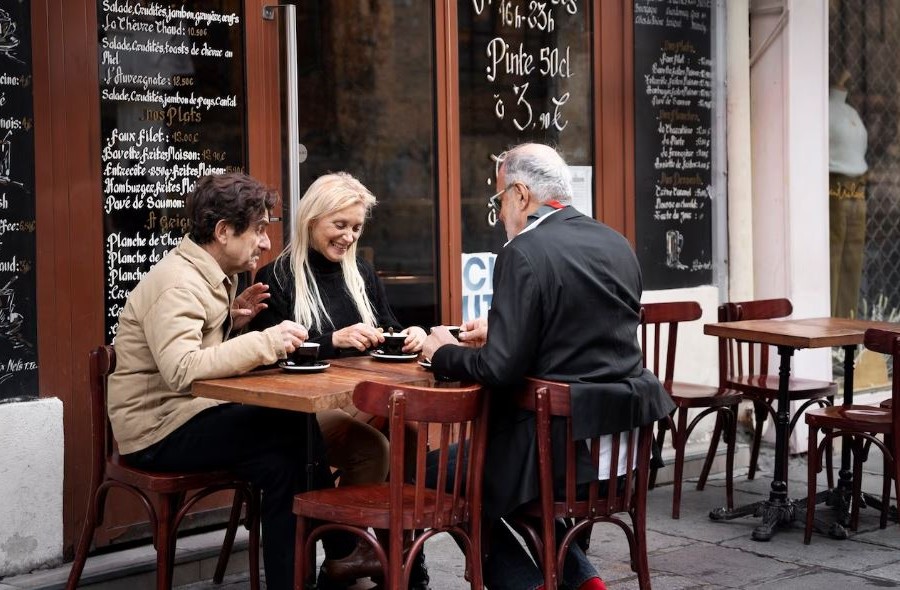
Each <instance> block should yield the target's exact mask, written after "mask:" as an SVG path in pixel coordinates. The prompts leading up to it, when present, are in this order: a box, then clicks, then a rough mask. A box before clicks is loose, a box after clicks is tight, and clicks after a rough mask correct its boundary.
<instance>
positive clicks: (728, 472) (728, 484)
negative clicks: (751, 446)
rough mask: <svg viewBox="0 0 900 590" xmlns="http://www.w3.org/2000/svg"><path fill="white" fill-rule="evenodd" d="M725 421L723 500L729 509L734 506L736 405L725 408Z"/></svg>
mask: <svg viewBox="0 0 900 590" xmlns="http://www.w3.org/2000/svg"><path fill="white" fill-rule="evenodd" d="M724 412H725V418H724V420H725V422H726V427H727V432H728V441H727V443H728V448H727V450H726V451H725V453H726V454H725V502H726V506H727V507H728V509H729V510H732V509H733V508H734V447H735V444H736V443H737V406H732V407H730V408H726V409H725V410H724Z"/></svg>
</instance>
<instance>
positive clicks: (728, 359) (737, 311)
mask: <svg viewBox="0 0 900 590" xmlns="http://www.w3.org/2000/svg"><path fill="white" fill-rule="evenodd" d="M793 311H794V308H793V306H792V305H791V302H790V300H788V299H759V300H757V301H739V302H728V303H724V304H722V305H720V306H719V321H720V322H737V321H741V320H771V319H776V318H784V317H787V316H789V315H791V313H792V312H793ZM768 374H769V346H767V345H763V344H752V343H749V342H741V341H738V340H735V339H733V338H719V380H720V382H721V385H722V386H726V385H727V383H728V381H729V380H730V378H731V377H743V376H748V375H768Z"/></svg>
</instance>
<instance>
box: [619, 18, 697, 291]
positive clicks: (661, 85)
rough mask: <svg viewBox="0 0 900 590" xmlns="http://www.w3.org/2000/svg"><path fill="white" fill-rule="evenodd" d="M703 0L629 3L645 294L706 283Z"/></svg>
mask: <svg viewBox="0 0 900 590" xmlns="http://www.w3.org/2000/svg"><path fill="white" fill-rule="evenodd" d="M710 21H711V19H710V2H709V0H635V1H634V84H635V89H634V90H635V91H634V94H635V96H634V118H635V170H634V172H635V231H636V234H637V235H636V238H637V239H636V242H637V250H638V252H637V253H638V259H639V260H640V263H641V267H642V269H643V272H644V287H645V288H647V289H671V288H678V287H693V286H697V285H705V284H710V283H712V210H711V197H710V185H711V182H712V146H711V140H712V134H711V120H712V117H711V111H712V55H711V53H712V44H711V31H710Z"/></svg>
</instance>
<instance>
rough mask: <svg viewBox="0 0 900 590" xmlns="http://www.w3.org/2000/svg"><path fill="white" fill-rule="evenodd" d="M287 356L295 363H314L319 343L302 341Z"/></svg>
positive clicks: (317, 354)
mask: <svg viewBox="0 0 900 590" xmlns="http://www.w3.org/2000/svg"><path fill="white" fill-rule="evenodd" d="M289 358H290V360H292V361H293V362H294V364H297V365H314V364H316V361H317V360H318V359H319V343H318V342H304V343H303V344H301V345H300V346H298V347H297V348H295V349H294V352H292V353H291V354H290V355H289Z"/></svg>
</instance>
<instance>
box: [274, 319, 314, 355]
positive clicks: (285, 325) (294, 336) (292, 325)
mask: <svg viewBox="0 0 900 590" xmlns="http://www.w3.org/2000/svg"><path fill="white" fill-rule="evenodd" d="M278 331H279V332H280V333H281V340H282V341H283V342H284V352H286V353H287V354H291V353H292V352H294V350H295V349H296V348H297V347H298V346H300V345H301V344H303V343H304V342H306V339H307V338H309V332H307V331H306V328H304V327H303V326H301V325H300V324H298V323H297V322H292V321H291V320H284V321H283V322H281V323H280V324H278Z"/></svg>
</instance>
